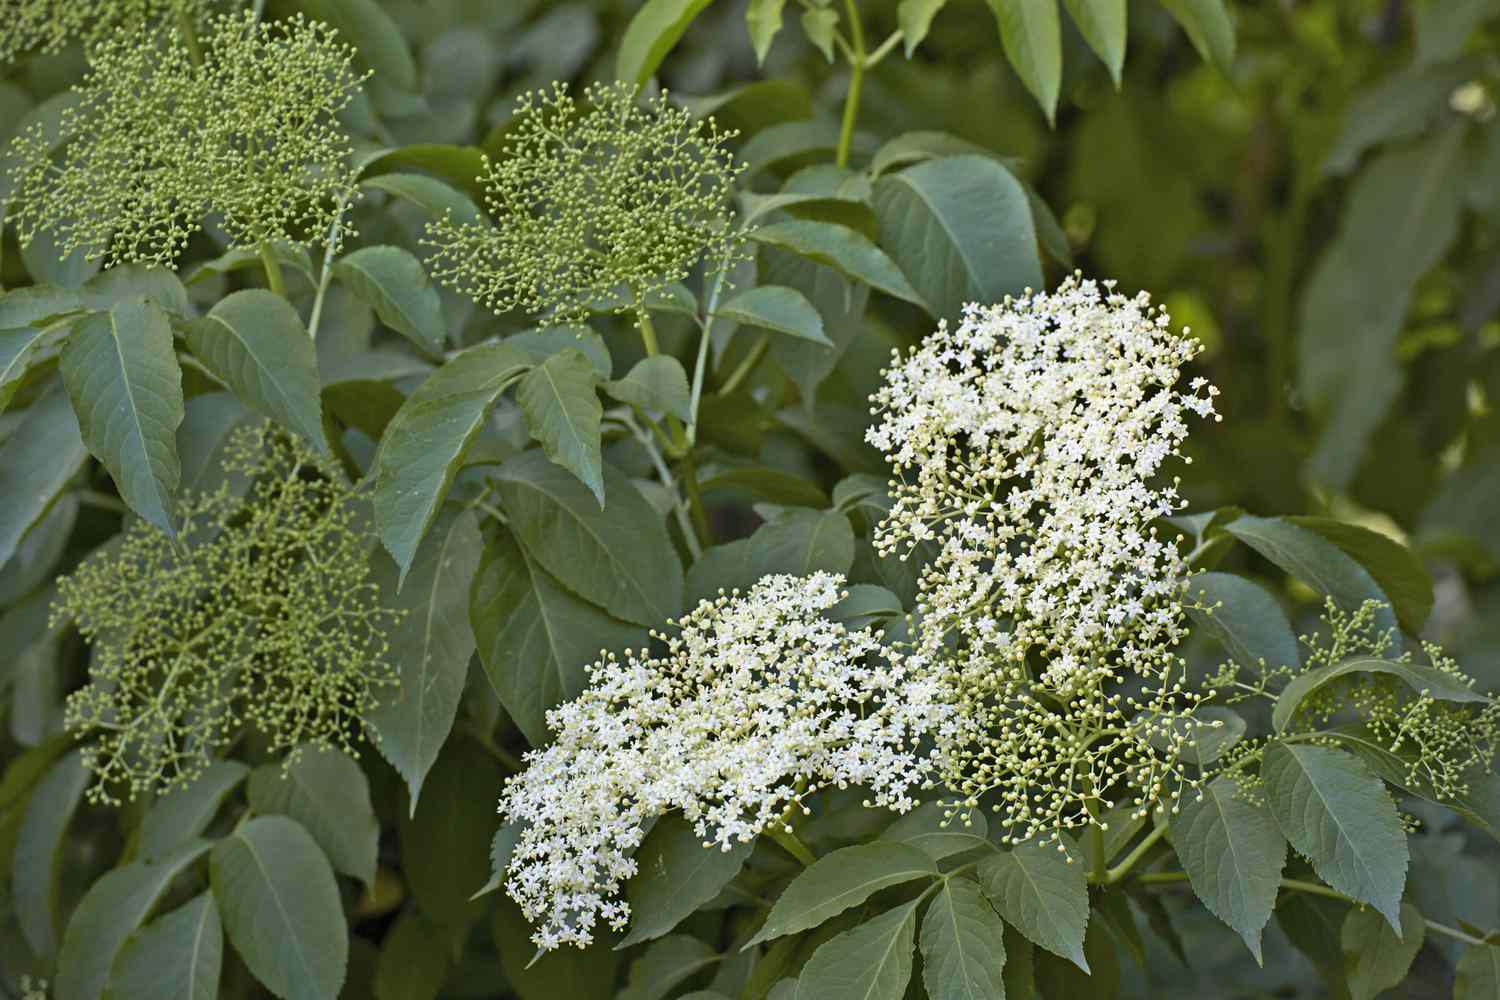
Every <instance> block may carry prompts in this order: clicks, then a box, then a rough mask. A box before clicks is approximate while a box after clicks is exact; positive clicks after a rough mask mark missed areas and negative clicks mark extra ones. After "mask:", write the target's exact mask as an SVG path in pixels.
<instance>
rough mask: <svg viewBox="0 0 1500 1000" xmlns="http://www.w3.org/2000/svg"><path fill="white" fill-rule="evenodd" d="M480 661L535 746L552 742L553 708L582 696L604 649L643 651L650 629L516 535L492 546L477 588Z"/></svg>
mask: <svg viewBox="0 0 1500 1000" xmlns="http://www.w3.org/2000/svg"><path fill="white" fill-rule="evenodd" d="M469 622H470V624H471V626H472V627H473V630H474V638H475V640H476V641H477V642H478V646H479V660H480V662H481V663H482V664H484V670H485V675H486V676H487V677H488V678H489V680H490V684H491V685H492V686H493V687H494V689H495V695H496V696H497V697H498V698H499V699H500V704H502V705H504V706H505V710H506V711H507V712H509V713H510V716H511V718H512V719H513V720H514V721H515V723H516V725H517V726H518V727H520V730H521V732H522V733H524V734H525V736H526V740H527V742H529V743H530V744H531V745H532V746H541V745H542V744H544V743H546V742H547V740H548V731H547V719H546V713H547V710H548V709H550V708H554V707H556V706H557V705H561V704H562V703H563V702H565V701H571V700H572V699H574V698H576V697H578V695H579V694H580V693H581V692H582V691H583V689H584V688H585V687H586V686H587V685H588V671H587V668H588V665H589V664H590V663H592V662H593V661H594V660H595V659H597V658H598V656H599V651H600V650H601V649H611V650H623V649H627V648H633V649H639V648H642V647H644V646H645V645H646V633H645V630H644V629H642V628H640V627H639V626H636V625H627V624H626V623H624V622H621V621H617V620H615V619H614V618H611V617H610V616H609V615H608V614H606V613H605V612H604V611H603V610H601V609H600V608H597V607H595V606H594V605H592V604H590V603H588V602H587V601H584V600H582V599H580V598H578V597H577V596H575V595H574V594H573V593H572V591H570V590H568V589H567V588H565V587H564V586H563V585H562V584H560V583H558V582H557V578H556V577H554V576H553V575H552V574H551V573H548V572H547V571H546V570H544V569H542V567H541V566H539V565H537V563H536V561H535V560H534V559H532V558H531V557H529V556H527V555H526V553H525V552H523V551H522V550H521V548H520V546H518V545H517V544H516V541H515V539H514V538H513V537H512V536H511V535H510V533H509V532H501V533H499V534H497V535H496V536H495V538H494V540H493V541H492V542H491V543H490V544H489V545H488V546H487V547H486V548H485V550H484V558H483V560H482V561H481V562H480V564H479V571H478V572H477V573H476V574H475V575H474V583H473V585H472V587H471V589H470V591H469Z"/></svg>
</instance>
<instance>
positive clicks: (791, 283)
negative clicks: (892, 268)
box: [709, 246, 870, 419]
mask: <svg viewBox="0 0 1500 1000" xmlns="http://www.w3.org/2000/svg"><path fill="white" fill-rule="evenodd" d="M759 261H760V280H762V281H765V282H770V283H774V284H778V285H785V286H787V287H789V288H795V289H796V290H797V291H799V292H801V293H802V294H803V296H805V297H806V299H807V301H808V302H810V303H811V304H812V306H813V308H814V309H816V310H817V311H818V315H819V316H821V317H823V332H824V334H825V335H827V337H828V339H829V340H830V341H832V342H833V343H832V347H829V346H828V345H826V344H820V343H817V342H815V341H811V340H801V339H798V338H795V337H772V338H771V357H772V358H774V359H775V361H776V363H777V364H778V365H779V366H780V367H781V370H782V371H784V372H786V373H787V377H788V378H790V379H791V380H792V381H793V382H794V383H796V385H797V389H798V390H799V392H800V393H801V395H802V410H803V412H804V413H809V414H810V413H811V412H812V411H813V409H814V408H815V407H816V406H817V402H818V398H817V396H818V387H819V386H820V385H821V384H822V383H823V381H824V380H825V379H827V378H828V377H829V376H831V375H832V374H833V372H834V371H835V370H836V369H837V368H838V365H839V362H840V361H841V360H842V359H843V358H844V356H845V355H846V354H847V353H848V352H849V350H850V349H851V348H852V347H853V345H854V343H855V341H856V340H858V339H859V337H860V335H861V334H862V333H864V332H866V331H867V330H868V327H867V326H866V324H865V309H866V307H867V306H868V305H869V301H870V289H869V286H867V285H864V284H860V283H858V282H851V281H849V280H848V279H847V278H845V277H844V276H843V275H841V274H839V272H838V271H836V270H834V269H833V268H831V267H826V266H824V265H822V264H818V263H815V262H813V261H811V260H809V259H807V258H806V257H802V256H799V255H797V254H794V253H791V252H790V251H787V250H782V249H779V248H777V247H770V246H768V247H765V248H764V249H763V250H762V251H761V253H760V255H759ZM714 398H715V397H712V396H710V397H709V399H710V400H712V399H714ZM742 419H743V418H742Z"/></svg>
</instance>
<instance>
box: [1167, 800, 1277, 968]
mask: <svg viewBox="0 0 1500 1000" xmlns="http://www.w3.org/2000/svg"><path fill="white" fill-rule="evenodd" d="M1171 832H1172V846H1173V847H1175V848H1176V849H1177V857H1178V859H1179V860H1180V861H1181V862H1182V867H1183V869H1184V870H1185V871H1186V872H1187V873H1188V879H1189V880H1190V881H1191V882H1192V886H1193V891H1194V892H1196V893H1197V894H1198V898H1199V899H1201V900H1203V905H1205V906H1207V907H1208V909H1209V912H1210V913H1212V914H1213V915H1214V916H1216V917H1218V918H1219V919H1220V920H1222V921H1224V922H1225V923H1226V924H1228V925H1229V926H1230V927H1231V928H1233V929H1234V931H1235V933H1237V934H1239V936H1240V937H1242V938H1244V939H1245V944H1246V945H1247V946H1248V947H1249V949H1250V953H1251V954H1253V955H1254V956H1255V961H1256V962H1257V963H1259V962H1261V961H1262V958H1261V945H1260V935H1261V931H1262V930H1263V929H1264V928H1265V926H1266V922H1267V921H1268V920H1270V919H1271V911H1272V910H1273V909H1275V907H1276V893H1277V892H1278V891H1279V889H1280V887H1281V869H1282V867H1283V866H1284V865H1285V864H1286V838H1285V837H1283V836H1282V835H1281V831H1280V830H1278V829H1277V828H1276V821H1275V819H1274V818H1273V817H1272V816H1271V813H1270V811H1269V810H1268V809H1267V808H1266V807H1265V806H1263V805H1259V804H1256V803H1253V802H1250V801H1247V800H1246V799H1244V798H1243V797H1241V796H1240V794H1239V786H1238V785H1236V784H1235V782H1234V781H1233V780H1232V779H1230V778H1223V777H1221V778H1215V779H1214V780H1213V781H1211V782H1209V783H1208V784H1206V785H1204V786H1203V787H1202V789H1201V790H1200V794H1199V795H1198V796H1196V797H1195V796H1192V795H1189V796H1186V797H1185V798H1184V799H1183V801H1182V803H1181V806H1180V808H1179V811H1178V812H1176V813H1175V814H1173V816H1172V817H1171Z"/></svg>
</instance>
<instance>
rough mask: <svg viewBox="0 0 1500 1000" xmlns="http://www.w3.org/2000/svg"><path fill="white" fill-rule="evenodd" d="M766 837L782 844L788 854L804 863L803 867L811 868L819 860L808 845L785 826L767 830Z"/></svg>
mask: <svg viewBox="0 0 1500 1000" xmlns="http://www.w3.org/2000/svg"><path fill="white" fill-rule="evenodd" d="M766 836H768V837H770V838H771V839H772V840H774V841H776V843H778V844H780V845H781V846H782V848H784V849H785V850H786V852H787V853H788V854H790V855H791V856H792V857H794V858H796V859H797V860H798V861H800V862H802V867H804V868H810V867H812V865H813V863H814V862H816V861H817V860H818V859H817V857H816V856H815V855H814V854H813V852H812V851H810V850H808V849H807V845H806V844H804V843H803V842H802V841H801V840H799V839H798V838H797V835H796V834H795V833H792V832H791V831H789V830H787V828H786V827H784V826H772V827H769V828H767V830H766Z"/></svg>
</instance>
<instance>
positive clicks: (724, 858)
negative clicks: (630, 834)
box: [615, 813, 755, 948]
mask: <svg viewBox="0 0 1500 1000" xmlns="http://www.w3.org/2000/svg"><path fill="white" fill-rule="evenodd" d="M754 847H755V842H754V841H753V840H750V841H746V842H744V843H738V844H735V845H734V846H733V847H732V848H730V849H729V850H727V851H724V850H720V849H719V847H718V845H717V844H716V845H714V846H712V847H705V846H704V844H703V837H701V836H699V835H698V834H696V833H694V832H693V825H692V824H691V823H689V822H688V821H687V820H685V819H683V818H682V816H681V815H680V814H678V813H672V814H670V815H668V816H665V817H663V818H661V819H659V820H657V821H656V825H655V826H653V827H652V828H651V832H650V833H648V834H646V839H645V840H643V841H641V846H640V848H639V849H637V850H636V852H635V861H636V864H637V865H639V866H640V867H639V870H638V871H637V872H636V874H635V875H634V876H633V877H632V878H631V879H630V881H629V882H628V883H627V884H626V886H625V900H626V902H628V903H629V904H630V912H631V914H632V915H633V917H634V921H633V922H632V923H631V925H630V933H629V934H627V935H626V936H625V940H623V941H621V942H620V943H619V944H618V945H616V946H615V947H616V948H628V947H630V946H631V945H633V944H639V943H640V942H642V941H650V940H651V939H653V938H658V937H661V936H662V935H663V934H667V933H669V932H670V931H671V930H672V928H674V927H676V926H677V925H678V924H679V923H681V922H682V921H683V920H685V919H686V918H687V917H688V915H689V914H691V913H692V912H693V911H695V910H696V909H698V907H700V906H702V905H703V904H704V903H707V902H708V901H709V900H711V899H713V898H714V897H715V896H717V895H718V894H719V892H720V891H721V890H722V889H723V888H724V886H726V885H728V884H729V881H730V879H732V878H734V877H735V876H736V875H738V874H739V871H740V868H741V867H743V866H744V864H745V859H746V858H748V857H749V856H750V852H751V850H752V849H753V848H754Z"/></svg>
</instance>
